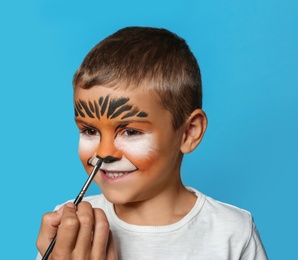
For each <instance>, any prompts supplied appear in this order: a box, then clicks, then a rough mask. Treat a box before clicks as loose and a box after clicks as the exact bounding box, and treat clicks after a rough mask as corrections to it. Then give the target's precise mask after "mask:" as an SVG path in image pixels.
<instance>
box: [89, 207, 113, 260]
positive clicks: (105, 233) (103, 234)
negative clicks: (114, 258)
mask: <svg viewBox="0 0 298 260" xmlns="http://www.w3.org/2000/svg"><path fill="white" fill-rule="evenodd" d="M93 213H94V231H93V232H94V234H93V241H92V250H91V255H92V258H91V259H106V250H107V243H108V239H109V232H110V225H109V222H108V220H107V217H106V215H105V213H104V212H103V210H101V209H93Z"/></svg>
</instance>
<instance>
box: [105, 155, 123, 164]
mask: <svg viewBox="0 0 298 260" xmlns="http://www.w3.org/2000/svg"><path fill="white" fill-rule="evenodd" d="M102 160H103V162H104V163H112V162H115V161H119V160H120V159H119V158H116V157H113V156H107V157H105V158H102Z"/></svg>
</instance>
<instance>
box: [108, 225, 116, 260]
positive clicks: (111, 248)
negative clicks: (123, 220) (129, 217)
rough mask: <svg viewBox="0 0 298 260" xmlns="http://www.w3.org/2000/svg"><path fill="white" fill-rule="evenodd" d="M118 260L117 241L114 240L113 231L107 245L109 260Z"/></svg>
mask: <svg viewBox="0 0 298 260" xmlns="http://www.w3.org/2000/svg"><path fill="white" fill-rule="evenodd" d="M116 259H118V256H117V251H116V245H115V240H114V238H113V234H112V231H111V230H110V232H109V240H108V245H107V260H116Z"/></svg>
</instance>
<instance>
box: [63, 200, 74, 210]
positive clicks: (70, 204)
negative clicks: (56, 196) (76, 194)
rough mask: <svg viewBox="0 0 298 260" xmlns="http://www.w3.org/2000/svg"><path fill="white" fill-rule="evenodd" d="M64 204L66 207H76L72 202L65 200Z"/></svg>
mask: <svg viewBox="0 0 298 260" xmlns="http://www.w3.org/2000/svg"><path fill="white" fill-rule="evenodd" d="M65 206H66V207H68V208H73V209H74V208H75V207H76V206H75V204H73V203H72V202H67V203H66V204H65Z"/></svg>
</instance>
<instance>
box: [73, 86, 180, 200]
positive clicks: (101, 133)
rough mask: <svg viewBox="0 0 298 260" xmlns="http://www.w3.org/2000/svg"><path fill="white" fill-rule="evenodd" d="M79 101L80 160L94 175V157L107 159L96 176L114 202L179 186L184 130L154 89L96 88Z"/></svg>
mask: <svg viewBox="0 0 298 260" xmlns="http://www.w3.org/2000/svg"><path fill="white" fill-rule="evenodd" d="M74 99H75V100H74V103H75V112H76V114H75V120H76V124H77V126H78V128H79V130H80V141H79V156H80V159H81V160H82V162H83V164H84V167H85V169H86V171H87V172H88V173H90V172H91V170H92V168H93V166H91V165H89V164H88V160H89V159H90V158H91V157H93V156H94V155H98V156H99V157H101V158H103V159H105V158H106V160H104V163H103V164H102V166H101V170H100V171H99V172H98V173H97V174H96V176H95V178H94V180H95V182H96V183H97V184H98V185H99V186H100V188H101V190H102V192H103V193H104V194H105V196H106V197H107V199H108V200H110V201H111V202H113V203H115V204H125V203H129V202H137V201H144V200H148V199H152V198H154V197H156V196H158V195H160V194H162V193H163V192H167V191H169V189H173V187H177V185H179V183H180V178H179V175H180V163H181V160H182V153H181V152H180V145H181V139H182V134H183V133H182V131H181V130H174V129H173V127H172V121H171V114H170V112H169V111H168V110H166V109H164V108H163V107H162V106H161V104H160V102H159V98H158V97H157V96H156V95H154V93H152V91H151V92H149V91H144V90H141V89H137V90H133V91H127V90H125V91H121V90H113V89H109V88H107V87H102V86H95V87H92V88H91V89H81V88H77V89H76V90H75V96H74Z"/></svg>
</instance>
